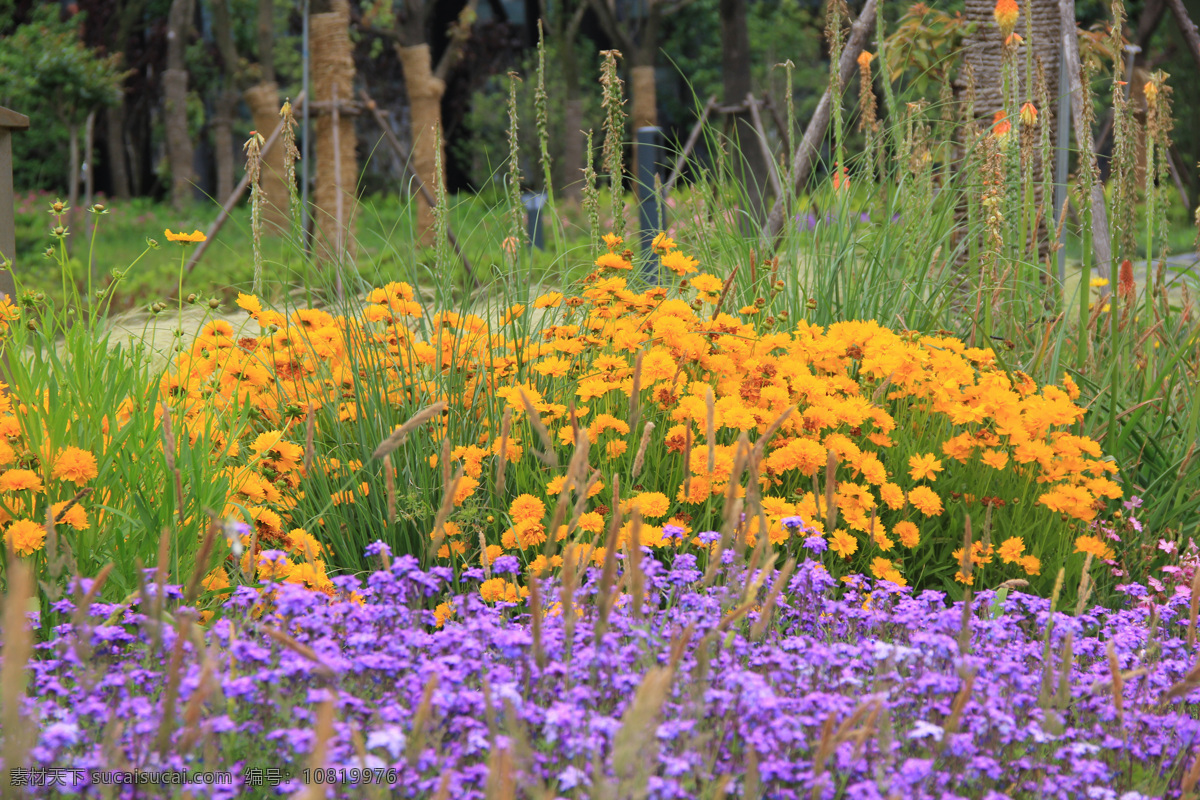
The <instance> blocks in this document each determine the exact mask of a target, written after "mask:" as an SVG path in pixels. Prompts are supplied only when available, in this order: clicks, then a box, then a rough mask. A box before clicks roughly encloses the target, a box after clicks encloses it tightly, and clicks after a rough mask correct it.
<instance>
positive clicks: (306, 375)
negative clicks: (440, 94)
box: [162, 237, 1121, 593]
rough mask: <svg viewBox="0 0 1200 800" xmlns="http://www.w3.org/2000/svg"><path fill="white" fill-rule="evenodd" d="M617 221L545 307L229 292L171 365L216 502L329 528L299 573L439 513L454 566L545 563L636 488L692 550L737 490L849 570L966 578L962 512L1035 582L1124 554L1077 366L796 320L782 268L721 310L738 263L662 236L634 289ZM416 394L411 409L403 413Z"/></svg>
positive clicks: (261, 536)
mask: <svg viewBox="0 0 1200 800" xmlns="http://www.w3.org/2000/svg"><path fill="white" fill-rule="evenodd" d="M606 241H607V242H608V244H609V252H607V253H606V254H604V255H602V256H601V257H600V258H598V259H597V260H596V266H597V269H596V271H595V272H594V273H593V274H592V275H591V276H589V278H588V280H587V281H586V282H585V283H584V285H583V287H582V290H581V291H580V293H579V295H577V296H565V295H563V294H562V293H550V294H546V295H543V296H541V297H539V298H538V299H537V300H536V302H535V303H534V304H533V305H534V307H535V313H538V314H540V316H539V317H538V319H537V320H536V321H531V320H530V318H529V316H527V315H526V313H525V312H526V308H525V306H523V305H515V306H512V307H509V308H506V309H496V311H495V317H496V319H494V320H492V323H491V324H490V325H489V323H488V322H487V321H485V320H484V319H483V318H482V317H477V316H473V315H470V314H458V313H452V312H439V313H437V314H435V315H433V317H432V319H429V320H426V319H425V316H424V314H425V311H424V309H423V308H422V307H421V305H420V304H418V303H417V302H416V301H415V300H414V294H413V291H412V289H411V288H410V287H409V286H407V285H406V284H403V283H395V284H389V285H388V286H385V287H383V288H381V289H377V290H375V291H373V292H371V293H370V294H369V295H368V297H367V300H368V304H367V305H366V307H365V308H362V309H361V310H360V311H357V312H356V313H355V314H352V315H344V316H334V315H332V314H330V313H327V312H325V311H317V310H311V309H308V310H305V309H301V310H298V311H296V312H295V313H293V314H292V315H291V316H290V317H287V316H285V315H284V314H282V313H279V312H276V311H273V310H270V309H266V308H264V307H263V306H262V304H261V302H260V301H259V300H258V299H257V298H254V297H248V296H244V297H242V298H241V300H240V303H241V305H242V306H243V307H244V308H245V309H246V311H247V312H248V313H249V315H250V320H249V321H248V325H247V327H246V329H243V330H241V331H235V330H234V329H233V327H232V326H231V325H229V324H228V323H224V322H220V323H214V324H212V325H210V326H209V327H208V328H207V329H206V330H205V331H204V333H203V335H202V336H201V337H200V338H199V339H198V340H197V341H196V342H195V344H194V346H193V347H192V348H191V352H188V353H185V354H183V355H181V356H180V358H179V360H178V362H177V364H176V366H175V368H174V369H173V370H172V371H171V372H170V373H169V374H168V375H166V376H164V378H163V381H162V400H163V401H164V403H166V404H167V407H169V408H171V410H172V415H177V420H176V422H175V423H174V424H175V426H176V427H177V428H181V429H184V430H186V431H188V432H189V436H190V439H191V441H192V442H195V441H197V439H198V438H199V439H203V440H204V441H207V442H208V443H209V444H208V445H206V446H208V447H211V449H212V450H213V452H214V454H215V456H216V460H217V463H218V464H220V465H221V467H222V471H221V472H219V473H218V475H219V477H220V478H221V479H222V480H223V481H227V485H228V488H229V495H228V502H227V504H226V507H225V510H224V515H225V516H227V517H230V518H240V519H241V520H242V521H244V522H245V523H247V524H249V525H251V526H253V529H252V530H249V531H248V532H247V533H246V535H244V536H243V537H242V539H243V541H242V546H243V547H246V548H250V549H254V548H258V547H265V548H278V549H284V550H289V551H290V552H292V553H293V555H294V556H295V562H294V563H295V564H296V565H300V564H305V565H307V564H308V561H309V560H310V559H311V558H313V557H314V556H315V557H316V560H317V561H319V562H320V564H318V565H317V566H316V568H315V569H307V570H305V571H304V573H303V577H302V578H297V580H303V581H305V582H306V583H308V584H309V585H310V586H313V587H325V588H328V585H329V584H328V581H327V579H326V577H325V570H326V568H327V567H329V566H337V567H340V568H351V569H361V568H362V567H363V564H362V562H361V559H360V557H359V555H358V554H359V553H361V552H362V551H363V548H364V547H365V546H366V544H367V543H368V542H370V541H372V540H373V539H375V538H380V539H383V540H384V541H387V542H389V543H390V544H391V545H392V546H393V547H394V548H395V549H396V550H397V551H398V552H407V553H413V554H417V555H423V554H424V551H425V549H426V548H427V547H428V546H429V543H430V540H431V539H435V540H437V541H438V543H439V544H440V547H438V548H436V549H437V551H438V552H437V553H436V555H437V557H438V558H440V559H441V560H442V563H446V564H448V565H451V566H453V567H455V568H456V569H462V568H465V567H468V566H486V562H489V561H491V560H494V559H496V558H497V557H499V556H501V555H505V554H509V555H516V556H518V557H519V558H520V559H521V561H522V563H523V564H533V565H537V566H539V567H540V566H541V565H542V564H543V563H544V562H546V561H549V562H552V563H553V564H555V565H557V564H558V563H559V561H558V560H557V559H556V556H557V555H559V554H561V552H562V548H563V547H577V548H582V549H580V551H579V557H580V558H583V557H589V556H590V557H592V558H594V559H595V560H596V562H597V563H599V562H600V561H602V560H603V558H604V548H605V545H606V542H607V539H606V537H605V535H604V532H605V531H606V529H607V528H609V527H610V526H612V525H617V527H618V532H617V534H616V538H615V539H614V542H615V544H616V546H618V547H626V546H628V544H629V542H630V539H631V536H632V526H633V523H632V520H631V517H632V515H633V512H634V511H635V510H636V512H637V513H638V514H640V517H641V526H640V529H639V531H638V537H639V541H640V543H642V544H646V545H650V546H654V547H656V548H660V549H670V550H671V551H672V552H674V551H675V550H677V549H679V548H680V547H683V548H685V549H688V548H694V549H695V550H696V551H698V552H701V553H702V554H703V553H704V552H705V550H706V547H705V546H704V543H703V542H702V541H701V539H700V537H699V534H701V533H702V532H704V531H705V530H709V529H718V528H720V526H721V523H722V509H723V508H724V507H725V505H726V503H727V502H729V503H732V502H740V503H742V505H743V512H745V518H744V525H742V526H740V527H739V530H738V531H737V535H738V538H739V541H742V542H744V543H745V544H746V545H747V546H750V547H753V546H754V544H755V542H756V540H757V538H758V537H759V536H762V535H763V534H764V533H765V535H766V536H767V537H768V538H769V539H770V542H771V544H772V545H774V546H775V547H778V548H785V549H789V548H790V549H795V548H797V547H799V546H800V544H801V543H802V542H803V541H804V540H805V539H807V538H810V537H811V536H812V535H817V536H820V537H821V538H822V539H823V540H824V543H825V545H826V546H827V547H828V548H829V550H830V551H831V552H832V553H835V554H836V555H837V562H838V563H837V565H836V566H834V567H832V568H833V569H834V571H835V572H836V573H837V574H839V575H842V574H851V573H854V572H867V573H871V574H874V575H875V576H876V577H887V578H889V579H890V580H892V581H894V582H897V583H904V582H906V581H911V582H913V583H914V585H917V586H922V587H924V586H933V587H942V586H946V585H952V584H953V581H954V579H955V578H957V579H958V580H960V581H965V580H966V577H965V575H963V574H962V573H961V560H962V559H961V553H960V552H957V551H956V550H955V548H956V547H958V546H959V545H960V543H961V541H962V531H963V528H964V526H966V525H967V524H968V522H967V519H966V518H967V517H968V516H973V517H974V521H975V536H974V542H973V550H972V552H971V560H972V562H973V567H974V574H975V579H981V580H984V581H985V584H984V585H992V586H994V585H998V584H999V583H1001V582H1002V581H1004V580H1007V579H1013V578H1024V579H1028V580H1032V581H1034V584H1035V586H1037V587H1038V588H1039V589H1041V590H1044V592H1047V593H1048V591H1049V589H1050V587H1051V585H1052V584H1053V581H1054V578H1055V574H1056V572H1057V569H1058V567H1061V566H1067V567H1068V568H1069V571H1070V570H1074V571H1075V574H1078V569H1079V565H1080V563H1081V562H1082V561H1083V555H1082V554H1083V553H1091V554H1092V555H1094V556H1095V557H1098V558H1102V559H1110V560H1111V559H1113V558H1114V556H1115V553H1114V551H1113V549H1112V548H1111V546H1110V544H1109V543H1108V542H1106V541H1105V540H1104V539H1103V538H1100V537H1098V536H1097V535H1096V532H1095V530H1094V526H1093V525H1092V523H1094V522H1095V521H1097V520H1098V519H1100V518H1102V516H1103V515H1102V512H1103V511H1104V510H1105V509H1106V500H1107V499H1112V498H1117V497H1120V495H1121V488H1120V487H1119V486H1118V485H1117V484H1116V483H1114V482H1113V481H1112V480H1110V478H1109V476H1110V475H1111V474H1113V473H1115V472H1116V470H1117V465H1116V464H1115V463H1114V462H1113V461H1112V460H1111V459H1106V458H1104V457H1103V454H1102V453H1101V451H1100V448H1099V446H1098V445H1097V444H1096V443H1095V442H1094V441H1092V440H1090V439H1088V438H1086V437H1083V436H1079V435H1077V434H1076V433H1075V432H1074V430H1073V428H1074V426H1075V425H1076V424H1077V423H1078V422H1079V420H1080V419H1081V418H1082V416H1083V414H1084V411H1083V409H1082V408H1080V407H1079V406H1077V405H1076V404H1075V403H1074V399H1075V398H1077V397H1078V389H1077V388H1076V387H1075V385H1074V384H1073V382H1071V380H1070V379H1069V378H1064V386H1063V387H1062V388H1060V387H1057V386H1042V387H1039V386H1037V385H1036V384H1035V383H1034V382H1033V381H1032V380H1031V379H1030V378H1029V377H1028V376H1026V375H1024V374H1023V373H1020V372H1012V371H1010V370H1008V369H1007V368H1006V367H1005V366H1004V365H1003V362H1002V361H1001V359H999V357H998V356H997V354H996V353H995V352H994V351H992V350H991V349H979V348H970V347H967V346H965V345H964V344H963V343H962V342H961V341H958V340H956V339H954V338H951V337H949V336H946V335H941V334H936V335H928V336H926V335H921V334H919V333H917V332H915V331H909V332H905V333H899V334H898V333H894V332H892V331H890V330H888V329H886V328H883V327H881V326H880V325H879V324H877V323H875V322H870V321H868V322H845V323H838V324H835V325H832V326H829V327H828V328H827V329H825V328H821V327H819V326H815V325H812V324H810V323H808V322H807V321H805V320H803V319H800V320H794V321H789V320H787V319H786V316H787V314H786V312H785V311H779V312H773V311H772V305H773V303H774V298H775V297H776V295H777V294H778V291H779V285H778V284H776V285H774V288H773V289H772V291H771V292H770V299H769V300H768V299H766V298H764V299H762V300H761V301H760V302H756V303H755V304H752V305H749V306H746V307H744V308H742V309H741V310H740V311H739V312H738V314H737V315H733V314H729V313H725V312H723V311H722V304H723V302H724V297H725V291H726V290H727V288H728V285H729V283H728V281H722V279H720V278H718V277H716V276H714V275H711V274H706V273H697V270H698V262H696V260H695V259H693V258H690V257H688V256H686V255H684V254H682V253H681V252H680V251H679V250H678V249H677V248H675V247H674V244H673V243H672V242H671V241H670V240H665V239H661V238H660V240H659V242H658V245H657V249H658V251H659V252H660V253H661V254H662V263H663V265H664V266H665V267H666V268H668V269H670V270H672V271H674V272H675V273H676V274H677V276H678V280H677V282H676V284H675V285H674V286H673V287H672V288H671V289H670V290H668V289H667V288H651V289H648V290H646V291H643V292H641V293H635V292H633V291H631V290H630V289H629V288H628V286H627V283H626V280H625V278H624V277H622V275H623V273H625V272H627V271H629V270H630V268H631V262H630V261H629V255H628V252H627V251H626V252H621V251H620V247H621V244H622V243H621V242H620V240H619V239H616V238H615V237H608V238H607V239H606ZM731 277H732V276H731ZM756 320H757V322H756ZM439 404H444V406H443V405H439ZM246 407H249V408H250V409H251V414H250V415H249V416H247V415H245V414H243V413H239V409H242V408H246ZM421 408H425V409H427V411H426V413H425V414H424V415H423V416H422V415H417V411H418V409H421ZM439 408H440V409H442V410H441V414H440V416H434V414H435V413H436V409H439ZM531 415H532V416H531ZM405 419H412V420H413V423H416V422H419V423H421V424H419V425H417V424H413V423H410V424H409V425H408V426H407V427H406V428H405V429H404V432H403V433H398V432H397V431H396V429H397V428H399V427H400V425H399V422H400V421H403V420H405ZM583 434H586V437H584V438H581V436H582V435H583ZM389 437H391V440H392V441H391V444H390V445H388V446H383V447H380V448H379V449H378V450H376V445H377V444H379V443H380V442H381V441H384V440H385V439H388V438H389ZM585 439H586V441H585ZM401 444H402V446H401ZM385 450H386V451H388V452H386V453H383V451H385ZM373 451H374V455H375V457H374V458H373V457H372V453H373ZM581 451H582V452H581ZM501 452H503V453H504V458H503V459H502V458H501V457H500V453H501ZM381 454H382V455H381ZM576 457H578V459H579V460H574V459H576ZM568 460H570V461H571V466H570V467H569V468H568V466H567V465H566V463H564V462H566V461H568ZM502 461H503V462H505V463H503V464H502V463H501V462H502ZM572 470H574V471H573V472H572ZM743 474H745V475H747V476H750V478H747V479H745V480H746V482H747V485H742V484H743ZM618 483H619V484H620V485H619V486H618V485H616V484H618ZM397 487H400V488H399V489H397ZM747 491H748V493H747ZM585 492H586V497H584V494H585ZM439 507H440V508H441V515H440V516H439V515H438V514H437V513H436V512H437V511H438V509H439ZM759 509H761V513H759ZM618 512H619V514H618ZM793 516H799V517H800V518H802V520H803V521H804V524H805V525H804V530H803V531H797V530H796V529H789V528H788V527H787V526H785V525H784V524H783V520H784V519H787V518H789V517H793ZM552 528H553V530H554V535H553V536H552V535H551V529H552ZM548 539H554V541H553V542H552V543H549V544H548V543H547V540H548ZM560 541H562V544H559V542H560ZM330 549H332V551H333V554H332V556H331V555H330V552H329V551H330ZM244 558H245V559H246V561H245V563H244V564H243V565H242V569H241V570H240V572H241V573H244V574H247V575H250V574H252V573H253V572H254V567H253V564H252V563H251V556H250V555H246V556H244ZM539 559H541V560H539ZM1044 563H1045V564H1051V565H1053V566H1052V568H1051V569H1049V570H1047V571H1045V572H1043V569H1042V565H1043V564H1044ZM263 569H265V570H267V573H268V574H269V575H274V576H280V570H283V571H284V572H288V571H289V570H291V569H292V567H290V566H288V564H281V563H274V564H272V565H267V566H264V567H263ZM238 572H239V570H236V569H234V570H230V571H229V572H228V573H226V574H222V572H221V571H217V572H214V574H213V575H212V576H211V585H212V586H214V587H220V586H224V585H226V584H228V582H229V581H231V580H233V581H235V582H236V581H237V580H238V579H239V576H238V574H236V573H238ZM282 577H286V576H282Z"/></svg>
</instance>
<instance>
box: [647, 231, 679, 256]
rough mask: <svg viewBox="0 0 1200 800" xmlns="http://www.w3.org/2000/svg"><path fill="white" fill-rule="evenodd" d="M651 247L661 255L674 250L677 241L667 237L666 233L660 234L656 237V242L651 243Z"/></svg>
mask: <svg viewBox="0 0 1200 800" xmlns="http://www.w3.org/2000/svg"><path fill="white" fill-rule="evenodd" d="M650 246H651V247H652V248H654V249H655V250H657V251H658V252H660V253H665V252H667V251H668V250H674V249H675V247H676V245H675V240H674V239H672V238H670V237H669V236H667V234H665V233H660V234H658V235H657V236H655V237H654V241H652V242H650Z"/></svg>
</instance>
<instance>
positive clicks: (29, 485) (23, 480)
mask: <svg viewBox="0 0 1200 800" xmlns="http://www.w3.org/2000/svg"><path fill="white" fill-rule="evenodd" d="M26 489H28V490H30V491H32V492H37V493H40V492H41V491H42V479H41V478H40V477H38V475H37V473H36V472H32V471H30V470H27V469H10V470H9V471H8V472H5V473H4V474H3V475H0V491H4V492H21V491H25V490H26Z"/></svg>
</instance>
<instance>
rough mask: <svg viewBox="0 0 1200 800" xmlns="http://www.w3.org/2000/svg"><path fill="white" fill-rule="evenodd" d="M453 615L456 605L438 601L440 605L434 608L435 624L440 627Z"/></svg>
mask: <svg viewBox="0 0 1200 800" xmlns="http://www.w3.org/2000/svg"><path fill="white" fill-rule="evenodd" d="M452 616H454V606H452V605H450V604H449V603H438V607H437V608H435V609H434V610H433V624H434V625H436V626H437V627H439V628H440V627H442V626H443V625H445V624H446V620H448V619H450V617H452Z"/></svg>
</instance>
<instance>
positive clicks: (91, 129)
mask: <svg viewBox="0 0 1200 800" xmlns="http://www.w3.org/2000/svg"><path fill="white" fill-rule="evenodd" d="M95 155H96V112H95V110H92V111H90V112H88V115H87V122H85V123H84V126H83V165H82V166H83V208H81V209H79V210H80V211H81V212H86V210H87V209H89V208H91V207H92V202H93V200H92V198H93V197H94V196H95V193H96V159H95ZM83 219H84V233H85V234H86V235H87V236H89V237H90V236H91V233H92V224H93V219H92V215H91V214H88V213H84V215H83ZM89 302H90V301H89Z"/></svg>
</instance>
